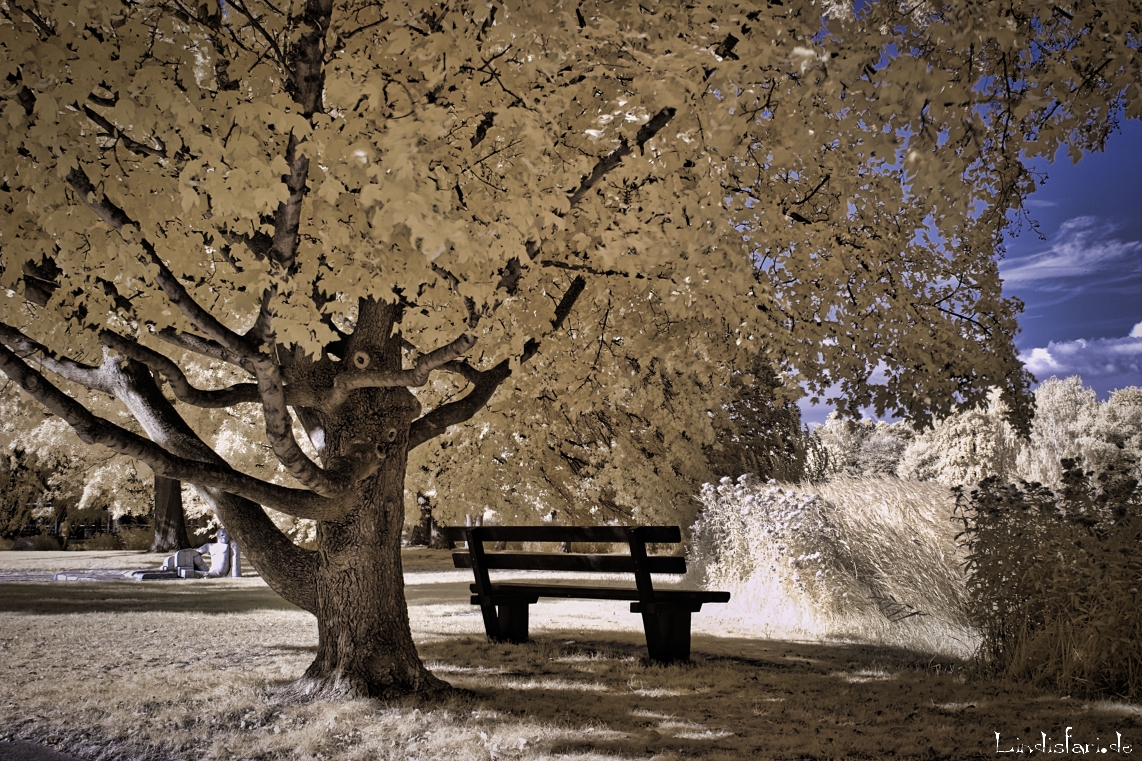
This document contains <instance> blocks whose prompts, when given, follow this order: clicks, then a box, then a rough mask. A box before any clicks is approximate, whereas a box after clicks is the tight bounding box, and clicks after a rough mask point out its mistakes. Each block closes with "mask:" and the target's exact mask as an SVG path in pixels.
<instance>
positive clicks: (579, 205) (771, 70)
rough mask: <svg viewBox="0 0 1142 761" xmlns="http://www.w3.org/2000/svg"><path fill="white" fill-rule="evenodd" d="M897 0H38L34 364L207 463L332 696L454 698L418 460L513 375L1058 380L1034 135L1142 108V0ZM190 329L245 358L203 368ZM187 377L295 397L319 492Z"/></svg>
mask: <svg viewBox="0 0 1142 761" xmlns="http://www.w3.org/2000/svg"><path fill="white" fill-rule="evenodd" d="M860 5H861V10H860V11H859V12H858V13H854V12H853V10H852V8H851V7H850V6H849V5H848V4H847V3H845V2H839V1H837V0H830V1H829V2H824V1H823V0H822V1H821V2H811V0H787V1H786V2H785V3H776V2H773V3H765V4H764V5H763V4H760V3H759V4H754V3H737V2H730V1H724V0H711V1H710V2H706V3H701V4H681V3H676V2H667V1H665V0H663V1H662V2H656V1H655V0H643V1H642V2H639V3H634V2H631V3H627V2H603V1H602V0H594V1H592V0H584V1H583V2H576V3H560V2H551V3H534V2H500V1H499V0H493V1H492V2H485V1H484V0H481V2H467V1H466V0H459V2H450V3H437V2H427V1H426V0H405V1H404V2H400V1H396V0H394V1H392V2H380V1H379V0H291V1H290V2H270V1H269V0H225V2H222V3H220V2H218V0H113V1H111V2H83V1H81V0H77V1H76V2H67V3H64V2H46V1H41V0H4V1H3V2H0V51H2V52H0V62H2V66H3V72H2V73H3V76H4V77H5V78H6V79H5V81H6V87H5V89H4V90H3V92H2V94H0V97H2V98H3V112H2V118H0V146H2V148H3V156H4V159H3V184H2V185H0V190H2V192H3V196H2V198H3V201H2V203H3V205H4V219H3V227H2V230H0V233H2V234H0V246H2V250H3V263H4V271H3V276H2V277H3V285H4V286H5V287H6V288H7V289H9V295H10V298H8V299H6V300H4V302H3V307H0V309H2V310H3V312H2V315H3V322H4V324H3V326H2V327H0V343H2V344H3V346H2V347H0V369H2V370H3V371H4V372H5V373H6V374H7V375H8V377H9V378H11V379H12V380H13V381H15V382H16V383H17V384H19V385H20V386H21V387H22V388H23V389H25V390H26V391H27V392H28V393H29V394H31V395H32V396H33V397H34V398H35V399H37V400H38V401H40V402H41V403H42V404H44V406H46V407H47V408H48V409H49V410H51V411H52V412H53V413H55V414H56V415H59V416H60V417H61V418H63V419H64V420H66V421H67V422H68V423H69V424H71V425H72V426H73V427H75V428H76V430H77V431H78V432H79V434H80V436H81V437H82V438H83V439H84V440H85V441H87V442H90V443H94V444H99V445H102V446H106V447H109V448H111V449H112V450H114V451H116V452H120V453H123V454H127V455H130V456H133V457H136V458H138V459H139V460H142V461H143V462H145V463H147V464H148V465H149V466H150V467H151V468H152V469H153V470H154V472H155V473H157V474H159V475H161V476H163V477H166V478H171V479H179V480H182V481H185V482H189V483H192V484H195V485H196V487H197V488H198V489H199V490H200V491H201V493H202V494H203V495H204V496H205V498H206V499H208V500H209V501H210V502H211V503H212V505H213V507H214V509H215V510H216V512H217V514H218V516H219V517H220V519H221V520H222V521H223V522H224V523H225V524H226V526H227V527H228V528H229V529H231V531H232V532H233V533H234V534H235V535H236V536H237V538H238V540H239V542H240V543H241V544H242V546H243V548H244V549H245V551H246V552H247V553H248V554H249V556H250V557H251V558H252V560H253V561H254V563H255V564H256V565H257V567H258V569H259V571H260V572H261V574H262V576H263V577H264V578H265V579H266V581H267V582H268V583H269V584H270V585H271V586H272V587H273V588H274V589H276V590H277V591H278V592H280V593H281V594H282V595H283V596H284V597H286V598H287V599H289V600H291V601H293V602H295V603H296V604H298V605H299V606H301V607H302V608H304V609H306V610H308V611H311V612H312V613H314V615H315V616H316V617H317V621H318V631H319V645H318V653H317V657H316V659H315V661H314V662H313V664H312V665H311V666H310V668H309V669H308V670H307V672H306V674H305V676H304V678H303V679H302V680H301V682H300V683H299V686H300V687H301V688H302V689H304V690H305V691H308V692H313V693H317V692H321V693H324V694H350V695H365V694H368V695H396V694H401V693H406V692H409V691H431V690H434V689H438V688H440V687H441V685H442V683H441V682H440V681H439V680H437V679H436V678H434V677H433V676H432V675H431V674H430V673H429V672H428V671H427V669H425V667H424V666H423V664H422V663H421V661H420V659H419V657H418V655H417V653H416V649H415V647H414V646H413V643H412V638H411V636H410V633H409V626H408V619H407V612H406V610H405V606H404V600H403V589H402V577H401V567H400V555H399V537H400V530H401V527H402V524H403V509H404V508H403V493H402V492H403V485H404V477H405V467H406V462H407V457H408V452H409V450H410V449H413V448H415V447H418V446H421V445H424V444H425V443H426V442H429V441H431V440H433V439H434V438H435V437H437V436H439V435H440V434H441V433H443V432H445V431H446V430H447V429H448V427H449V426H454V425H459V424H461V423H464V422H466V421H468V420H471V419H472V418H473V417H474V416H476V415H478V414H479V413H480V411H481V409H483V408H484V407H485V405H487V404H488V403H489V401H491V400H493V399H496V400H500V401H501V402H506V403H510V404H516V405H524V406H530V405H535V404H537V403H547V400H557V404H558V405H559V406H560V407H561V408H563V409H566V410H568V411H570V412H572V413H577V412H578V411H580V410H583V409H589V408H593V407H595V406H598V405H603V404H610V405H612V406H613V407H615V408H620V409H621V408H622V407H623V406H624V405H628V404H641V405H644V407H645V408H644V409H641V410H635V411H636V412H638V413H639V415H640V416H642V418H643V419H646V420H648V421H650V423H652V424H653V426H654V427H655V428H657V429H659V430H662V431H666V432H669V433H670V434H671V435H678V436H681V435H683V434H684V435H686V436H689V437H694V438H696V439H697V440H699V441H703V440H704V441H706V442H709V441H710V440H711V437H712V425H711V423H710V419H711V418H710V416H709V415H708V414H707V412H710V410H709V409H707V408H705V407H704V406H703V405H693V404H684V403H681V402H679V403H675V404H671V405H665V404H662V403H661V400H663V399H664V398H665V395H666V394H667V392H668V391H669V390H670V389H669V388H668V384H667V380H669V379H670V376H671V374H675V375H685V376H688V377H693V378H696V380H695V383H696V385H697V386H699V387H701V388H704V389H706V390H707V391H710V392H711V393H713V392H714V391H716V390H717V389H718V388H720V387H721V386H722V385H724V381H725V380H726V379H727V378H730V377H732V374H733V373H735V372H740V371H741V370H743V369H746V368H748V367H749V365H748V362H749V361H751V359H750V355H752V354H756V353H758V352H761V353H763V354H764V355H765V357H766V358H767V359H768V360H769V361H770V363H771V364H772V365H773V367H774V368H775V369H776V370H777V371H778V372H780V373H782V374H783V375H785V376H787V384H786V388H790V389H796V388H797V387H798V383H804V384H806V385H807V387H808V388H809V389H810V390H812V391H814V392H820V391H822V390H824V389H826V388H828V387H830V386H832V385H834V384H839V388H840V390H841V391H842V392H843V394H844V398H845V400H846V403H848V404H850V405H854V406H855V405H864V404H868V403H872V404H874V405H875V406H877V407H878V408H880V409H881V410H884V409H891V410H893V411H896V412H898V413H901V414H907V415H910V416H912V417H915V418H918V419H920V420H926V419H928V418H929V417H930V416H931V415H933V414H935V415H940V414H943V413H946V412H947V410H949V409H950V408H951V405H953V404H956V403H960V404H972V403H977V402H978V401H979V400H980V399H982V396H983V394H984V393H985V390H986V388H987V387H989V386H1000V387H1002V388H1004V389H1005V390H1006V391H1007V393H1008V396H1009V397H1010V399H1011V403H1012V405H1013V407H1014V406H1017V405H1018V404H1020V403H1024V402H1025V400H1024V399H1023V391H1024V390H1025V387H1026V382H1027V379H1026V376H1025V374H1024V373H1023V371H1022V369H1021V367H1020V365H1019V364H1018V362H1017V360H1016V358H1015V352H1014V349H1013V344H1012V336H1013V334H1014V332H1015V329H1016V325H1015V313H1016V311H1017V304H1015V303H1013V302H1012V301H1009V300H1007V299H1005V298H1004V297H1003V296H1002V293H1001V289H1000V282H999V279H998V272H997V267H996V262H995V259H996V254H997V250H998V249H997V246H998V245H999V242H1000V240H1001V236H1002V234H1003V231H1004V230H1005V228H1006V227H1007V226H1008V214H1009V212H1011V211H1013V210H1018V209H1019V208H1020V202H1021V199H1022V198H1023V197H1024V196H1025V195H1026V193H1027V192H1029V191H1030V190H1031V188H1032V187H1033V186H1034V178H1033V177H1032V176H1031V174H1030V173H1029V172H1028V170H1027V169H1026V167H1025V165H1024V162H1025V161H1026V159H1027V158H1029V157H1033V156H1040V155H1045V156H1047V157H1049V158H1053V157H1054V155H1055V153H1056V151H1057V150H1058V149H1059V148H1060V146H1069V147H1070V148H1071V150H1073V151H1076V152H1080V153H1081V151H1083V150H1086V149H1090V148H1096V147H1098V146H1100V145H1101V143H1102V141H1103V139H1104V138H1105V136H1106V134H1107V132H1108V131H1109V130H1110V129H1111V128H1112V127H1113V125H1114V120H1115V119H1116V118H1117V117H1118V115H1119V114H1120V113H1121V112H1122V109H1123V107H1124V106H1125V109H1126V113H1127V114H1128V115H1131V116H1137V115H1138V113H1139V102H1138V100H1137V98H1134V97H1133V95H1134V92H1135V90H1136V83H1137V81H1138V32H1137V29H1136V28H1134V27H1130V26H1129V24H1130V23H1132V21H1131V20H1132V19H1134V20H1136V19H1137V18H1138V17H1139V5H1138V3H1137V2H1133V1H1130V0H1117V1H1116V2H1111V1H1110V0H1106V1H1105V2H1077V1H1076V2H1073V3H1070V4H1058V3H1057V2H1050V1H1048V2H1038V1H1035V0H1012V2H1008V3H976V2H966V1H963V0H961V1H957V2H946V3H945V2H939V1H938V0H937V1H935V2H921V3H915V4H911V3H910V4H906V5H898V4H895V3H891V2H868V3H862V4H860ZM44 293H47V294H48V295H49V298H48V299H47V303H46V306H43V307H39V306H32V305H30V304H29V302H33V303H34V302H35V301H36V299H35V298H33V297H34V296H36V295H37V294H39V295H43V294H44ZM664 338H666V339H668V340H664ZM187 352H190V353H194V354H197V355H200V357H202V358H206V359H208V360H211V361H214V362H217V363H218V365H219V366H220V367H222V366H225V367H228V368H230V369H231V370H237V371H238V372H240V373H241V374H243V375H244V376H245V377H244V378H243V379H242V380H239V381H238V382H235V383H232V384H229V385H225V386H222V387H213V388H202V387H201V386H196V385H194V384H193V383H191V382H190V381H188V379H187V377H186V375H185V373H184V371H183V368H182V366H181V364H182V363H183V362H184V361H185V356H186V355H185V353H187ZM878 363H879V364H880V367H879V372H877V373H876V374H874V370H877V369H878ZM652 364H653V365H654V366H655V367H659V368H664V373H661V374H660V377H648V375H653V373H648V372H647V371H646V368H648V367H651V366H652ZM53 376H58V377H61V378H65V379H67V380H68V381H71V382H74V383H79V384H81V385H84V386H87V387H88V388H91V389H95V390H97V391H100V392H103V393H105V394H108V395H112V396H114V397H115V398H117V399H118V400H119V402H120V403H121V404H122V405H124V407H125V408H126V409H127V410H129V411H130V412H131V414H132V415H133V416H134V418H135V419H136V420H137V421H138V425H139V426H140V428H141V430H142V431H143V432H144V433H145V435H141V434H139V433H135V432H132V431H131V430H130V429H129V428H128V427H127V426H121V425H118V424H116V423H114V422H113V421H111V420H108V419H105V418H102V417H99V416H97V415H95V414H93V413H92V412H91V411H90V410H89V409H87V408H85V407H84V406H83V405H82V404H80V403H79V402H78V401H77V400H76V399H75V398H73V397H71V396H69V395H68V394H66V393H64V392H63V391H61V390H60V387H59V386H57V385H56V383H55V382H54V381H53V380H52V378H53ZM156 377H157V378H159V379H161V381H160V382H161V383H163V384H165V385H166V387H167V388H168V389H169V392H164V390H163V388H162V386H161V385H160V382H156V380H155V378H156ZM219 377H223V376H222V375H219ZM648 384H649V385H648ZM656 384H657V387H658V388H659V389H661V391H660V392H657V393H656V392H655V391H654V388H655V387H656ZM167 393H169V394H170V395H171V397H173V399H175V400H178V401H180V402H183V403H185V404H189V405H197V406H201V407H215V408H221V407H228V406H231V405H236V404H243V403H248V402H255V403H257V404H259V405H260V407H261V411H262V413H261V414H262V418H263V422H264V430H265V437H266V439H267V440H268V443H269V445H270V447H272V450H273V452H274V453H275V455H276V456H277V458H278V459H279V460H280V462H281V463H282V464H283V466H284V467H285V469H286V470H287V471H288V472H289V474H290V476H291V477H292V479H293V482H292V483H291V484H289V485H281V484H275V483H272V482H270V481H269V480H268V479H266V478H259V477H257V476H256V475H253V474H250V473H247V472H243V471H241V470H239V469H236V468H235V467H234V466H233V464H232V463H228V462H227V461H226V460H225V459H224V458H223V457H222V456H220V455H219V454H218V453H217V452H216V451H214V450H213V449H211V448H210V447H209V446H207V445H206V443H205V441H204V438H203V436H202V435H200V433H199V432H196V431H195V430H194V428H193V427H192V426H191V425H189V424H187V422H186V421H185V420H184V418H183V417H182V416H181V415H180V414H179V413H178V410H177V409H176V408H175V406H174V405H173V403H172V400H171V398H168V396H167ZM509 398H510V401H508V400H509ZM656 400H658V404H657V406H655V405H656ZM295 417H296V421H297V422H299V423H300V425H301V426H302V427H303V428H304V430H305V431H306V432H307V433H308V435H309V438H310V439H311V440H312V443H313V445H314V450H313V453H310V454H307V453H306V451H305V450H304V449H303V447H302V445H301V443H299V440H298V436H297V435H295V433H294V430H295V426H294V423H295ZM263 507H266V508H272V509H275V510H280V511H282V512H285V513H288V514H290V515H293V516H297V517H301V518H312V519H315V520H316V521H318V528H317V541H316V544H317V549H316V550H313V551H308V550H304V549H301V548H299V547H298V546H296V545H295V544H294V543H293V542H291V541H290V540H289V538H288V537H287V536H286V535H285V534H283V533H282V532H281V531H280V530H278V528H277V527H276V526H275V525H274V523H273V522H272V521H271V519H270V518H269V517H268V515H267V513H266V512H265V510H263Z"/></svg>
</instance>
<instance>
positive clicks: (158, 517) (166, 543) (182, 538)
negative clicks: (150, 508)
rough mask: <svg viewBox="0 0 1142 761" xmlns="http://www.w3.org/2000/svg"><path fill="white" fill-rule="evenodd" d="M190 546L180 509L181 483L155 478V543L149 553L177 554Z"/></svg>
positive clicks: (182, 513)
mask: <svg viewBox="0 0 1142 761" xmlns="http://www.w3.org/2000/svg"><path fill="white" fill-rule="evenodd" d="M190 546H191V545H190V536H189V535H187V533H186V514H185V513H184V512H183V509H182V482H181V481H172V480H171V479H169V478H163V477H162V476H155V541H154V543H153V544H152V545H151V552H177V551H178V550H182V549H186V548H187V547H190Z"/></svg>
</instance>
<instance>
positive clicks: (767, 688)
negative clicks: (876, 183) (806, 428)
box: [0, 550, 1142, 761]
mask: <svg viewBox="0 0 1142 761" xmlns="http://www.w3.org/2000/svg"><path fill="white" fill-rule="evenodd" d="M29 554H30V553H0V570H3V569H5V568H11V567H12V564H13V563H16V564H26V563H28V562H31V561H30V560H29V559H27V558H28V555H29ZM72 554H73V555H75V556H77V557H80V558H84V557H85V556H87V555H93V556H94V557H93V558H92V560H96V561H97V562H100V563H101V562H104V561H105V560H109V559H108V558H102V557H100V556H98V555H96V554H95V553H81V554H80V553H72ZM16 555H19V557H14V556H16ZM136 557H137V556H136ZM130 565H146V563H131V564H130ZM449 565H450V564H449V562H448V558H447V554H446V553H439V552H429V551H424V550H418V551H414V552H409V553H407V554H406V568H407V569H408V571H409V573H408V582H409V584H408V597H409V604H410V616H411V621H412V626H413V631H414V635H415V637H416V640H417V643H418V647H419V648H420V651H421V654H422V656H423V657H424V658H425V660H426V661H427V662H429V663H430V664H431V666H432V668H433V669H434V670H435V671H436V672H437V673H438V674H440V675H441V676H442V677H444V678H446V679H447V680H448V681H450V682H451V683H453V684H454V685H456V686H458V687H462V688H464V689H466V690H469V691H470V694H469V695H468V696H466V697H463V698H457V699H454V700H452V701H451V702H449V703H447V704H444V705H422V704H418V703H417V702H416V701H407V702H401V703H393V704H382V703H377V702H373V701H358V702H350V703H328V702H320V701H318V702H310V703H304V704H295V703H288V702H284V701H283V700H282V698H281V695H282V687H283V686H284V685H286V684H287V683H288V682H289V681H290V680H292V679H294V678H296V677H298V676H299V675H300V674H301V673H302V671H303V670H304V668H305V666H306V665H308V663H309V661H310V660H311V659H312V657H313V651H314V646H315V642H316V626H315V624H314V622H313V619H312V618H311V617H310V616H308V615H306V614H304V613H302V612H300V611H298V610H296V609H294V608H292V607H291V606H289V605H288V604H286V603H284V602H283V601H282V600H280V598H277V597H276V595H274V594H273V593H272V592H270V591H269V590H268V589H266V587H265V586H264V585H263V584H262V582H261V581H260V580H259V579H256V578H255V579H235V580H216V581H195V582H179V583H173V582H171V583H156V584H145V583H131V582H115V583H88V582H74V583H54V584H0V653H3V655H2V664H3V665H2V668H3V678H2V679H0V739H5V738H9V739H25V740H34V741H38V742H43V743H47V744H50V745H54V746H56V747H58V748H60V749H62V750H65V751H68V752H70V753H73V754H74V755H76V756H78V757H80V758H83V759H86V760H88V761H111V760H112V759H115V760H126V759H132V760H133V761H159V760H162V761H181V760H182V759H187V760H188V761H189V760H190V759H209V760H213V759H267V760H268V759H297V760H298V761H310V760H311V759H312V760H316V759H362V760H363V759H409V758H411V759H488V760H489V761H490V760H491V759H526V760H528V761H533V760H534V761H538V760H539V759H554V758H567V759H576V760H577V761H588V760H589V759H600V760H601V759H648V758H656V759H662V760H665V759H690V758H695V759H743V758H759V759H769V758H775V759H776V758H781V759H793V758H799V759H805V758H861V759H873V758H876V759H879V758H886V757H893V758H898V759H902V758H924V759H938V758H945V759H964V758H980V757H985V756H987V757H990V756H992V755H993V754H994V752H995V744H994V743H995V737H994V734H993V733H994V732H996V731H999V732H1002V733H1003V736H1004V738H1008V737H1011V738H1014V737H1015V736H1022V737H1023V738H1024V739H1030V740H1031V741H1037V740H1038V732H1040V731H1043V732H1046V733H1047V734H1049V735H1051V736H1052V737H1055V736H1061V734H1062V732H1063V731H1064V728H1065V727H1067V726H1071V727H1073V729H1072V731H1071V735H1072V737H1074V736H1079V737H1089V738H1090V739H1091V740H1092V741H1093V738H1095V737H1096V736H1097V737H1101V738H1104V739H1105V738H1107V737H1111V738H1113V737H1114V733H1115V732H1122V734H1123V736H1124V738H1127V739H1128V740H1129V739H1137V740H1142V737H1140V735H1142V732H1140V727H1142V711H1140V710H1139V709H1138V708H1137V707H1131V706H1122V705H1114V704H1086V703H1082V702H1079V701H1074V700H1069V699H1062V698H1059V697H1057V696H1051V695H1049V694H1047V693H1039V692H1034V691H1029V690H1026V689H1023V688H1013V687H1008V686H1006V685H1005V684H1004V683H1001V682H982V683H968V682H967V681H966V680H965V679H964V673H963V668H962V666H961V665H960V663H959V662H957V661H954V660H948V659H940V658H933V657H931V656H917V655H916V654H915V653H911V652H908V651H904V650H898V649H892V648H886V647H872V646H857V645H838V644H819V643H807V642H789V641H774V640H764V639H758V638H756V632H752V633H751V632H750V631H749V630H748V629H744V628H736V629H735V628H734V627H730V626H727V625H725V623H724V622H720V621H717V620H716V619H711V618H709V617H707V616H706V614H705V613H703V614H699V615H698V616H696V617H695V635H694V651H695V662H694V664H693V665H690V666H671V667H659V666H650V665H647V664H646V663H645V662H644V660H643V658H642V655H643V653H644V648H643V644H642V634H641V630H640V627H639V622H638V618H637V617H636V616H633V615H631V614H630V613H629V612H627V611H626V609H625V606H624V605H623V604H621V603H609V602H601V603H596V602H579V601H558V602H554V601H552V602H544V603H540V604H539V605H538V606H536V608H535V609H533V613H532V621H533V634H534V639H535V641H534V642H533V643H530V644H527V645H521V646H508V645H492V644H489V643H487V642H486V641H485V640H484V637H483V634H482V629H481V624H480V618H479V615H478V614H477V613H476V612H475V611H474V610H473V609H472V608H471V606H469V605H468V604H467V594H466V586H467V578H466V576H465V575H464V574H463V573H460V572H456V571H451V570H447V569H448V567H449ZM73 568H74V565H73Z"/></svg>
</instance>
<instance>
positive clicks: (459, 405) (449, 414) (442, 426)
mask: <svg viewBox="0 0 1142 761" xmlns="http://www.w3.org/2000/svg"><path fill="white" fill-rule="evenodd" d="M477 372H478V373H479V374H478V377H477V379H476V381H475V382H474V383H473V384H472V390H471V391H470V392H468V394H467V395H466V396H464V397H463V398H462V399H457V400H456V401H454V402H449V403H447V404H442V405H440V406H439V407H437V408H435V409H433V410H432V411H431V412H429V413H427V414H426V415H423V416H421V417H419V418H417V419H416V420H414V421H413V422H412V426H411V427H410V428H409V432H408V449H409V451H410V452H411V451H412V450H413V449H415V448H416V447H418V446H420V445H421V444H424V443H425V442H427V441H431V440H432V439H434V438H436V437H437V436H439V435H440V434H442V433H444V432H445V431H446V430H448V426H451V425H459V424H461V423H463V422H466V421H467V420H470V419H471V418H472V417H473V416H474V415H475V414H476V413H477V412H479V411H480V410H482V409H483V408H484V406H485V405H486V404H487V403H488V400H490V399H491V398H492V395H493V394H494V393H496V389H498V388H499V387H500V384H501V383H503V382H504V381H505V380H507V379H508V378H509V377H511V374H512V371H511V367H510V364H509V362H508V361H507V360H506V359H505V360H503V361H501V362H500V363H499V364H498V365H496V366H495V367H493V368H491V369H490V370H484V371H482V372H479V371H477Z"/></svg>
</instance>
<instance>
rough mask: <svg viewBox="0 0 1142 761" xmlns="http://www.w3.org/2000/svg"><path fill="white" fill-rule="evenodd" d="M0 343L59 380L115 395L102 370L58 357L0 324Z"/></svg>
mask: <svg viewBox="0 0 1142 761" xmlns="http://www.w3.org/2000/svg"><path fill="white" fill-rule="evenodd" d="M0 343H2V344H4V345H5V346H7V347H8V348H10V349H11V350H12V351H14V352H16V353H17V354H18V355H20V356H22V357H23V358H24V359H29V360H31V361H32V362H35V363H36V364H37V365H39V366H40V367H42V368H44V369H45V370H49V371H50V372H53V373H55V374H56V375H58V376H60V377H61V378H66V379H67V380H69V381H71V382H72V383H78V384H79V385H81V386H86V387H87V388H90V389H92V390H93V391H102V392H103V393H106V394H113V393H115V392H114V390H113V389H112V387H111V384H110V381H109V379H108V378H107V375H106V373H104V371H103V368H101V367H95V366H93V365H85V364H83V363H82V362H76V361H75V360H71V359H68V358H67V357H60V356H58V355H57V354H55V352H53V351H51V350H50V349H48V348H47V347H46V346H44V345H43V344H41V343H39V342H37V341H33V340H32V339H31V338H28V337H27V336H26V335H24V334H23V333H21V332H20V331H19V330H17V329H16V328H13V327H12V326H11V325H6V324H4V323H0Z"/></svg>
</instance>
